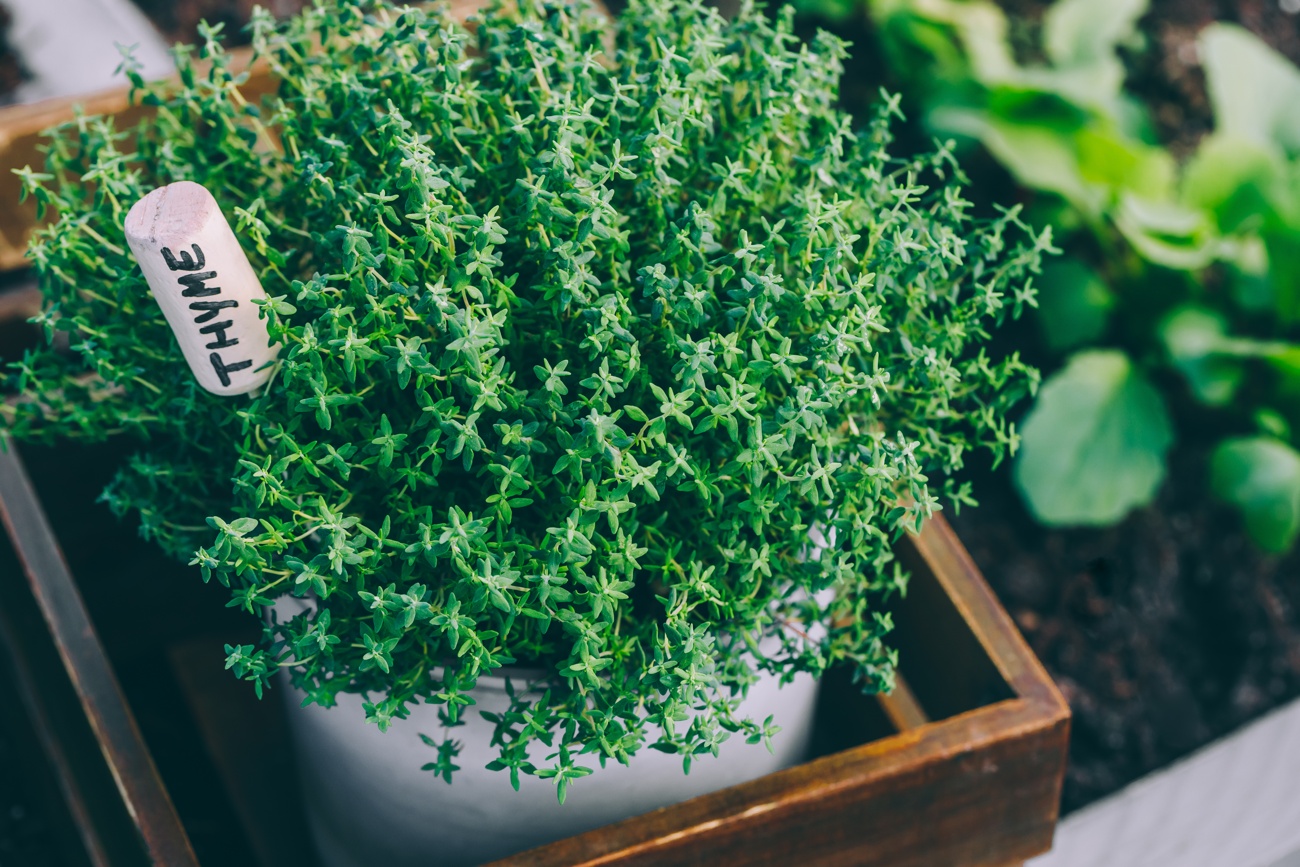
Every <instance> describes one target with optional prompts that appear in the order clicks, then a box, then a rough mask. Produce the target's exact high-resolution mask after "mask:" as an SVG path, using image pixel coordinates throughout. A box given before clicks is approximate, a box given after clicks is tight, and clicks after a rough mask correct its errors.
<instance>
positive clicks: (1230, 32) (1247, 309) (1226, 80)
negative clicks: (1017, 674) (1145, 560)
mask: <svg viewBox="0 0 1300 867" xmlns="http://www.w3.org/2000/svg"><path fill="white" fill-rule="evenodd" d="M799 5H800V7H801V9H802V10H803V11H804V12H806V13H810V14H811V15H813V16H814V17H820V18H821V19H822V20H825V21H830V22H832V23H835V24H838V25H839V26H841V27H842V26H844V25H845V24H846V23H851V22H857V23H858V24H861V25H864V30H863V33H864V35H865V34H867V33H869V34H871V37H870V38H871V39H873V40H874V41H875V45H874V46H873V47H874V48H875V53H876V55H877V56H878V58H879V61H880V62H881V63H882V64H883V67H884V68H883V73H884V76H885V78H886V79H887V80H889V81H890V83H891V84H893V85H894V86H896V87H898V88H899V89H900V90H902V91H903V93H904V95H905V100H904V105H905V106H910V108H911V110H912V112H913V113H919V114H920V118H919V120H920V123H921V126H922V127H923V129H924V130H925V131H926V132H927V133H929V134H932V135H937V136H941V137H955V138H957V139H958V140H959V141H965V142H967V143H976V142H977V143H978V144H979V145H981V146H982V147H983V149H984V150H985V151H987V153H988V154H989V155H991V156H992V157H993V158H994V159H995V160H996V161H997V163H998V164H999V165H1000V166H1001V167H1002V168H1003V169H1005V171H1006V172H1007V173H1009V174H1010V175H1011V177H1012V178H1014V180H1015V181H1016V182H1017V184H1018V185H1019V186H1020V187H1021V188H1022V197H1023V198H1024V200H1025V201H1026V203H1027V204H1028V205H1029V211H1028V212H1029V213H1030V215H1031V217H1032V220H1033V221H1034V222H1037V223H1039V224H1047V223H1050V224H1052V225H1053V226H1054V227H1056V231H1057V238H1058V240H1059V241H1060V243H1061V245H1062V247H1063V248H1064V249H1065V251H1066V253H1065V255H1064V256H1062V257H1060V258H1059V259H1058V260H1057V261H1056V262H1055V263H1053V264H1052V265H1051V266H1049V268H1048V269H1047V271H1046V272H1045V273H1044V274H1043V277H1042V281H1041V285H1040V286H1039V293H1040V295H1039V297H1040V304H1039V309H1038V316H1037V321H1038V325H1039V327H1040V335H1039V336H1040V338H1041V341H1042V344H1043V349H1044V351H1045V355H1046V358H1045V359H1044V360H1045V361H1046V363H1047V365H1048V369H1049V370H1050V369H1052V368H1055V372H1054V373H1053V374H1052V375H1051V376H1050V378H1048V379H1047V381H1046V382H1045V383H1044V386H1043V388H1042V391H1041V392H1040V395H1039V400H1038V402H1037V404H1036V406H1035V408H1034V409H1033V410H1032V412H1031V413H1030V414H1029V416H1028V417H1027V419H1026V420H1025V424H1024V428H1023V442H1022V448H1021V452H1020V455H1019V457H1018V459H1017V462H1016V465H1015V477H1016V483H1017V487H1018V488H1019V490H1020V492H1021V494H1022V495H1023V497H1024V499H1025V502H1026V504H1027V505H1028V506H1029V508H1030V510H1031V512H1032V513H1033V514H1034V516H1035V517H1036V518H1037V519H1038V520H1039V521H1040V522H1042V523H1045V524H1048V525H1060V526H1066V525H1109V524H1113V523H1115V522H1117V521H1119V520H1120V519H1122V518H1124V517H1125V516H1126V515H1127V514H1129V513H1130V512H1131V511H1132V510H1133V509H1134V508H1136V507H1140V506H1144V505H1147V504H1149V503H1150V502H1151V501H1152V500H1153V499H1154V498H1155V496H1156V494H1157V491H1158V490H1159V488H1160V486H1161V484H1162V482H1163V481H1164V479H1165V476H1166V474H1167V466H1168V454H1169V451H1170V447H1171V445H1172V444H1173V443H1174V441H1175V440H1177V441H1180V442H1184V443H1195V444H1197V445H1204V446H1206V448H1205V454H1206V455H1207V456H1208V458H1207V460H1205V461H1203V462H1202V463H1204V464H1205V466H1203V467H1199V468H1197V469H1196V470H1195V471H1196V472H1199V473H1202V474H1203V476H1204V480H1205V483H1206V484H1207V485H1209V486H1210V487H1211V488H1212V490H1213V491H1214V493H1215V494H1216V495H1217V496H1218V497H1220V498H1221V499H1223V500H1225V501H1227V502H1230V503H1231V504H1233V505H1234V506H1235V507H1236V508H1237V509H1239V511H1240V512H1241V515H1242V517H1243V519H1244V524H1245V528H1246V529H1247V531H1248V532H1249V534H1250V536H1251V538H1252V539H1253V540H1254V541H1255V542H1256V543H1257V544H1258V545H1259V546H1260V547H1262V548H1263V549H1265V550H1266V551H1283V550H1287V549H1289V548H1290V547H1291V546H1292V545H1293V544H1294V543H1295V540H1296V537H1297V534H1298V533H1300V453H1298V452H1297V451H1296V445H1297V439H1296V432H1297V431H1300V344H1297V342H1296V338H1297V336H1298V335H1300V330H1298V328H1297V325H1298V324H1300V159H1298V157H1300V111H1296V110H1295V107H1296V106H1297V105H1300V71H1298V70H1297V69H1296V67H1295V66H1294V65H1293V64H1292V63H1291V62H1290V61H1288V60H1287V59H1286V58H1284V57H1283V56H1281V55H1280V54H1278V53H1277V52H1275V51H1274V50H1273V49H1271V48H1270V47H1269V46H1268V45H1266V44H1265V43H1264V42H1263V41H1261V39H1259V38H1257V37H1256V36H1254V35H1252V34H1251V33H1250V32H1248V31H1247V30H1245V29H1243V28H1241V27H1239V26H1235V25H1233V24H1230V23H1215V24H1212V25H1210V26H1209V27H1206V28H1205V29H1203V30H1201V32H1200V34H1199V37H1197V38H1196V40H1195V41H1194V42H1191V41H1189V42H1188V43H1186V44H1185V45H1183V46H1182V49H1181V50H1182V53H1183V54H1187V53H1189V51H1190V52H1191V53H1194V55H1195V56H1194V57H1191V58H1185V59H1187V60H1191V61H1194V62H1197V63H1199V65H1200V67H1201V68H1203V70H1204V79H1205V82H1204V85H1205V94H1206V96H1207V98H1208V99H1207V101H1208V105H1207V106H1206V108H1207V109H1208V110H1207V111H1206V114H1207V116H1208V117H1207V120H1208V121H1209V123H1208V126H1209V127H1210V128H1209V129H1208V131H1205V132H1202V131H1201V130H1199V129H1196V128H1195V127H1196V123H1195V119H1192V122H1191V123H1189V122H1188V119H1187V118H1184V117H1174V118H1172V119H1171V118H1170V117H1169V116H1168V112H1167V111H1162V110H1161V109H1163V108H1165V106H1161V105H1160V104H1159V100H1158V99H1152V98H1151V97H1152V94H1151V93H1149V92H1142V89H1143V87H1144V84H1143V82H1144V81H1145V82H1150V81H1151V80H1153V79H1156V80H1157V82H1158V79H1159V76H1158V75H1147V76H1145V77H1143V76H1134V75H1132V70H1133V68H1134V67H1140V66H1141V64H1142V63H1143V62H1144V59H1145V58H1146V56H1147V55H1146V54H1144V42H1145V39H1146V37H1145V36H1144V34H1143V32H1142V31H1141V30H1140V29H1139V26H1138V24H1139V21H1140V20H1141V19H1142V17H1143V16H1144V15H1145V14H1146V13H1147V12H1148V11H1149V0H1058V2H1054V3H1033V2H1023V0H1021V2H1016V3H1004V4H1003V6H998V5H995V4H993V3H991V2H986V0H801V2H800V4H799ZM1192 5H1195V4H1192ZM1243 5H1245V4H1243ZM1004 6H1005V7H1010V8H1011V10H1012V11H1014V12H1015V14H1008V11H1004V8H1003V7H1004ZM1272 11H1273V12H1274V13H1275V14H1286V13H1287V10H1285V9H1283V8H1282V7H1278V8H1277V9H1275V10H1272ZM1291 11H1292V12H1294V11H1295V10H1291ZM1189 46H1190V48H1189ZM862 50H868V51H869V50H870V49H862ZM1145 86H1146V88H1147V90H1148V91H1149V90H1150V85H1149V84H1147V85H1145ZM1184 102H1187V100H1184ZM1193 102H1194V101H1193ZM1153 105H1154V106H1155V107H1156V110H1154V111H1153V109H1152V107H1153ZM1162 127H1163V128H1162ZM1187 127H1192V128H1193V129H1192V131H1191V132H1190V133H1188V132H1187V131H1186V128H1187ZM1171 131H1172V132H1171Z"/></svg>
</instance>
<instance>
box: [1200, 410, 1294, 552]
mask: <svg viewBox="0 0 1300 867" xmlns="http://www.w3.org/2000/svg"><path fill="white" fill-rule="evenodd" d="M1210 475H1211V480H1212V484H1213V486H1214V492H1215V493H1216V494H1218V495H1219V496H1220V497H1222V498H1223V499H1224V500H1227V501H1228V502H1229V503H1232V504H1233V505H1235V506H1236V507H1237V508H1239V509H1240V510H1241V514H1242V517H1243V519H1244V520H1245V522H1246V530H1247V532H1249V533H1250V537H1251V538H1252V539H1254V540H1255V542H1256V544H1258V545H1259V546H1260V547H1261V548H1264V549H1266V550H1268V551H1275V552H1282V551H1286V550H1287V549H1289V548H1290V547H1291V546H1292V544H1294V542H1295V539H1296V535H1297V533H1300V454H1297V453H1296V451H1295V450H1294V449H1293V448H1291V447H1290V446H1289V445H1287V444H1286V443H1284V442H1281V441H1280V440H1275V439H1272V438H1271V437H1263V436H1261V437H1249V438H1242V439H1232V440H1227V441H1225V442H1224V443H1222V444H1221V445H1220V446H1219V447H1218V448H1217V449H1216V450H1215V452H1214V457H1213V459H1212V460H1211V463H1210Z"/></svg>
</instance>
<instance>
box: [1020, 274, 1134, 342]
mask: <svg viewBox="0 0 1300 867" xmlns="http://www.w3.org/2000/svg"><path fill="white" fill-rule="evenodd" d="M1038 284H1039V289H1038V314H1039V321H1040V322H1041V323H1042V326H1043V333H1044V335H1045V336H1046V337H1047V343H1048V345H1049V346H1050V347H1051V348H1052V349H1055V350H1058V351H1059V350H1064V349H1072V348H1073V347H1075V346H1079V345H1081V344H1084V343H1091V342H1093V341H1095V340H1097V339H1098V338H1099V337H1101V336H1102V334H1104V333H1105V331H1106V323H1107V320H1108V319H1109V318H1110V311H1111V309H1112V308H1113V307H1114V306H1115V296H1114V294H1112V293H1111V291H1110V287H1109V286H1107V285H1106V282H1105V281H1104V280H1102V278H1101V275H1100V274H1098V273H1097V272H1096V271H1094V270H1093V269H1091V268H1089V267H1088V266H1087V265H1085V264H1084V263H1083V262H1081V261H1079V260H1078V259H1062V260H1057V261H1055V262H1052V263H1050V264H1048V265H1046V266H1044V268H1043V276H1042V279H1041V280H1039V281H1038Z"/></svg>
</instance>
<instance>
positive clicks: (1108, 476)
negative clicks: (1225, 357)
mask: <svg viewBox="0 0 1300 867" xmlns="http://www.w3.org/2000/svg"><path fill="white" fill-rule="evenodd" d="M1172 441H1173V432H1172V430H1171V428H1170V424H1169V416H1168V413H1167V412H1166V411H1165V406H1164V402H1163V401H1162V400H1161V398H1160V395H1159V393H1157V392H1156V390H1155V389H1154V388H1153V387H1152V386H1151V384H1150V383H1148V382H1147V381H1146V379H1145V378H1144V377H1143V376H1142V375H1141V374H1140V373H1139V372H1138V371H1136V370H1134V369H1133V365H1132V363H1131V362H1130V361H1129V359H1128V357H1127V356H1126V355H1124V354H1123V353H1122V352H1119V351H1115V350H1099V351H1092V352H1083V353H1080V354H1078V355H1076V356H1074V358H1073V359H1072V360H1071V361H1070V363H1069V365H1067V366H1066V368H1065V369H1064V370H1062V371H1060V372H1059V373H1057V374H1056V375H1054V376H1053V377H1051V378H1050V379H1049V380H1048V381H1047V382H1046V383H1045V384H1044V386H1043V389H1042V391H1041V393H1040V395H1039V398H1038V403H1037V404H1036V405H1035V406H1034V409H1033V411H1032V412H1030V414H1029V417H1028V418H1027V419H1026V420H1025V424H1024V429H1023V430H1022V432H1021V451H1020V456H1019V459H1018V460H1017V462H1016V468H1015V475H1016V483H1017V484H1018V485H1019V487H1020V490H1021V492H1022V493H1023V494H1024V496H1025V500H1026V502H1027V503H1028V504H1029V507H1030V509H1031V510H1032V511H1033V513H1034V514H1035V515H1036V516H1037V517H1038V519H1039V520H1040V521H1042V522H1043V523H1045V524H1109V523H1113V522H1115V521H1118V520H1119V519H1120V518H1122V517H1124V515H1125V514H1127V513H1128V511H1129V510H1130V509H1133V508H1135V507H1137V506H1142V505H1145V504H1147V503H1149V502H1150V501H1151V499H1152V497H1154V496H1155V493H1156V490H1157V488H1158V487H1159V486H1160V482H1161V480H1162V479H1163V478H1164V475H1165V453H1166V452H1167V451H1168V449H1169V445H1170V443H1171V442H1172Z"/></svg>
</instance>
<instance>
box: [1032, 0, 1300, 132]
mask: <svg viewBox="0 0 1300 867" xmlns="http://www.w3.org/2000/svg"><path fill="white" fill-rule="evenodd" d="M1020 2H1024V0H1020ZM1286 9H1294V10H1296V11H1292V12H1287V11H1285V10H1286ZM1297 12H1300V3H1294V2H1293V0H1152V2H1151V12H1150V13H1149V14H1148V15H1147V16H1146V17H1145V18H1144V19H1143V20H1142V31H1143V33H1144V34H1145V36H1146V39H1147V43H1148V46H1147V50H1146V51H1143V52H1138V53H1135V54H1133V55H1132V56H1131V57H1130V58H1129V61H1130V69H1131V75H1130V77H1129V82H1128V87H1129V89H1130V91H1131V92H1133V93H1134V94H1136V95H1137V96H1138V97H1139V98H1141V99H1142V101H1143V102H1145V103H1146V104H1147V106H1148V108H1149V109H1150V111H1151V118H1152V121H1153V122H1154V124H1155V129H1156V134H1157V136H1158V137H1159V139H1160V141H1161V142H1162V143H1163V144H1166V145H1168V147H1169V148H1170V149H1171V150H1172V151H1173V152H1174V153H1175V154H1177V155H1179V156H1184V155H1186V154H1188V153H1190V152H1191V151H1192V150H1193V149H1194V148H1195V146H1196V143H1197V142H1198V141H1200V139H1201V137H1202V136H1203V135H1205V133H1207V132H1209V131H1210V130H1211V129H1212V128H1213V125H1214V124H1213V116H1212V114H1211V112H1210V103H1209V99H1208V98H1207V97H1206V92H1205V75H1204V73H1203V71H1202V69H1201V66H1200V59H1199V58H1198V57H1197V51H1196V35H1197V33H1198V32H1200V30H1201V28H1202V27H1204V26H1205V25H1207V24H1210V23H1211V22H1214V21H1230V22H1233V23H1236V24H1240V25H1241V26H1242V27H1245V28H1246V29H1247V30H1249V31H1251V32H1252V33H1254V34H1255V35H1256V36H1258V37H1259V38H1260V39H1262V40H1263V41H1264V42H1266V43H1268V45H1270V46H1271V47H1272V48H1273V49H1274V50H1276V51H1278V52H1279V53H1281V54H1282V55H1284V56H1285V57H1287V58H1289V59H1290V60H1291V62H1292V63H1298V64H1300V14H1297Z"/></svg>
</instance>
